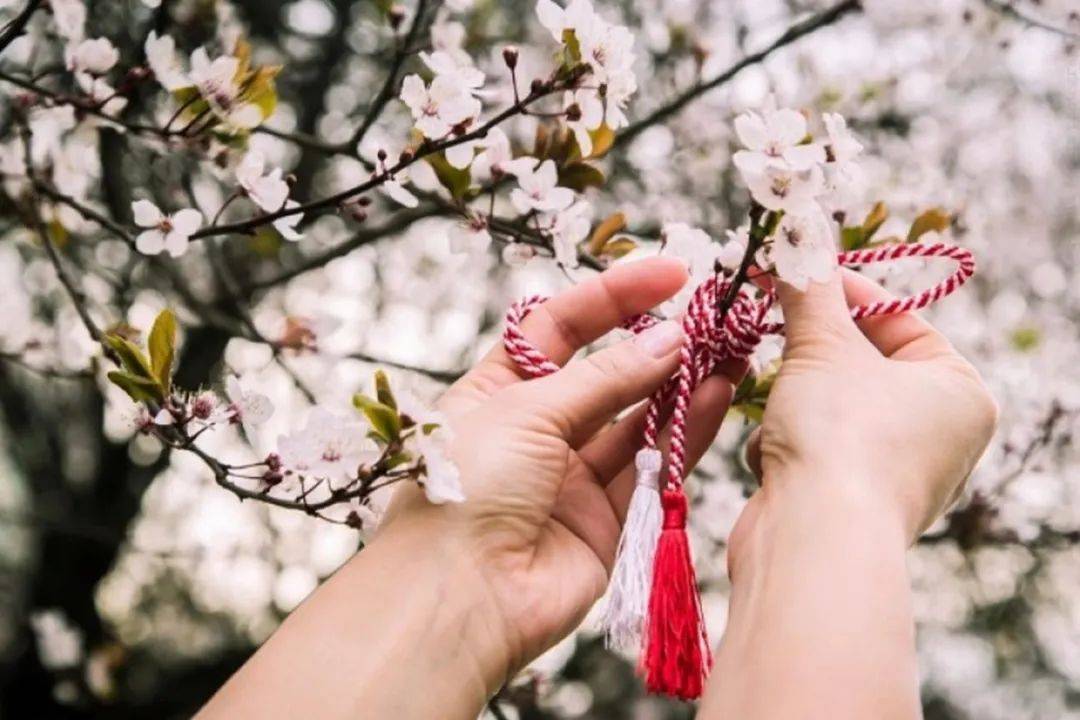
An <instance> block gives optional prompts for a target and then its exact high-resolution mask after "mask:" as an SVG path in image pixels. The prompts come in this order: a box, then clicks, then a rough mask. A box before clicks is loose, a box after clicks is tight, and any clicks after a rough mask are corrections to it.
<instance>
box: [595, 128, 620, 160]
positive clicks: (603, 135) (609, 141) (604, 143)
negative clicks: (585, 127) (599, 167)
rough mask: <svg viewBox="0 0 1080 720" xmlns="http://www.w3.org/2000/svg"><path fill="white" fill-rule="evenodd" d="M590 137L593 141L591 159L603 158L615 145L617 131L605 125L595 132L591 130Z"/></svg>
mask: <svg viewBox="0 0 1080 720" xmlns="http://www.w3.org/2000/svg"><path fill="white" fill-rule="evenodd" d="M589 137H590V138H591V139H592V153H590V154H589V157H590V158H598V157H603V156H604V155H606V154H607V151H608V150H610V149H611V146H612V145H614V144H615V131H614V130H612V129H611V128H610V127H608V125H607V123H603V124H602V125H601V126H600V127H598V128H596V129H595V130H590V131H589Z"/></svg>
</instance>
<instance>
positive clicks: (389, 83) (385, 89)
mask: <svg viewBox="0 0 1080 720" xmlns="http://www.w3.org/2000/svg"><path fill="white" fill-rule="evenodd" d="M427 3H428V0H418V1H417V3H416V15H415V16H414V17H413V21H412V25H410V26H409V30H408V32H407V33H406V34H405V37H404V38H403V39H402V38H399V39H398V46H397V50H396V51H395V52H394V57H393V59H392V60H391V61H390V70H389V72H387V73H386V80H385V81H384V82H383V85H382V87H381V88H379V93H378V94H377V95H376V96H375V99H374V100H372V101H371V105H370V106H369V107H368V111H367V113H366V114H365V115H364V119H363V120H362V121H361V122H360V125H359V126H358V127H357V128H356V131H355V132H354V133H353V134H352V137H350V138H349V139H348V140H347V141H346V142H345V143H343V146H344V148H354V147H356V146H357V145H358V144H359V143H360V142H361V141H362V140H363V139H364V136H365V135H366V134H367V131H368V130H370V129H371V126H372V125H374V124H375V121H376V120H378V119H379V116H380V115H382V112H383V110H384V109H385V108H386V104H387V103H388V102H390V99H391V98H393V97H394V95H395V94H396V93H395V89H396V87H397V79H398V75H399V74H400V73H401V68H402V66H403V65H404V64H405V58H407V57H408V56H409V52H410V48H412V46H413V43H414V42H415V40H416V36H417V35H418V34H419V33H420V28H421V26H422V25H423V21H424V14H425V11H426V10H427Z"/></svg>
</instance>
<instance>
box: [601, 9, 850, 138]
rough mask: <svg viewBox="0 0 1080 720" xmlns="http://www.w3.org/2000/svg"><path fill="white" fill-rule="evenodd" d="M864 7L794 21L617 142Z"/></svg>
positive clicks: (629, 128) (634, 126)
mask: <svg viewBox="0 0 1080 720" xmlns="http://www.w3.org/2000/svg"><path fill="white" fill-rule="evenodd" d="M861 9H862V4H861V2H860V0H844V2H841V3H839V4H837V5H834V6H833V7H831V8H829V9H828V10H825V11H823V12H821V13H819V14H817V15H813V16H811V17H809V18H807V19H806V20H803V21H802V22H798V23H795V24H794V25H792V26H791V27H789V28H788V29H787V30H785V31H784V34H783V35H781V36H780V37H778V38H777V39H776V40H774V41H773V42H772V44H770V45H769V46H768V47H765V48H763V49H762V50H759V51H758V52H755V53H751V54H750V55H747V56H746V57H744V58H743V59H742V60H740V61H738V62H737V63H735V64H734V65H732V66H731V67H729V68H728V69H727V70H725V71H724V72H722V73H720V74H719V75H717V76H716V77H714V78H712V79H711V80H707V81H705V82H700V83H698V84H696V85H694V86H693V87H692V88H690V89H689V90H687V91H686V92H684V93H682V94H681V95H679V96H678V97H676V98H674V99H672V100H671V101H669V102H667V103H666V104H664V105H662V106H661V107H659V108H657V109H656V110H654V111H653V112H651V113H650V114H649V115H647V116H645V117H644V118H642V119H641V120H638V121H637V122H635V123H631V124H630V125H628V126H627V127H625V128H624V129H623V130H621V131H620V132H619V133H618V134H617V135H616V136H615V144H616V145H622V144H624V143H627V142H630V141H631V140H633V139H634V138H636V137H637V136H638V135H640V134H641V133H642V132H643V131H644V130H645V129H646V128H649V127H652V126H653V125H656V124H657V123H661V122H664V121H665V120H667V119H668V118H670V117H672V116H674V115H677V114H678V113H679V112H680V111H681V110H682V109H683V108H684V107H686V106H687V105H689V104H690V103H692V102H693V101H695V100H697V99H698V98H699V97H701V96H702V95H704V94H705V93H707V92H709V91H710V90H713V89H715V88H717V87H720V86H721V85H723V84H725V83H726V82H728V81H729V80H731V79H732V78H733V77H735V76H736V75H738V74H739V73H740V72H742V71H743V70H745V69H746V68H748V67H750V66H751V65H757V64H758V63H760V62H761V61H763V60H764V59H765V58H767V57H768V56H769V55H771V54H772V53H774V52H775V51H777V50H779V49H780V48H782V47H784V46H786V45H790V44H791V43H793V42H795V41H796V40H798V39H799V38H801V37H803V36H805V35H809V34H810V33H812V32H814V31H816V30H819V29H821V28H823V27H826V26H828V25H832V24H833V23H835V22H836V21H837V20H839V19H840V18H842V17H844V16H845V15H847V14H848V13H851V12H855V11H856V10H861Z"/></svg>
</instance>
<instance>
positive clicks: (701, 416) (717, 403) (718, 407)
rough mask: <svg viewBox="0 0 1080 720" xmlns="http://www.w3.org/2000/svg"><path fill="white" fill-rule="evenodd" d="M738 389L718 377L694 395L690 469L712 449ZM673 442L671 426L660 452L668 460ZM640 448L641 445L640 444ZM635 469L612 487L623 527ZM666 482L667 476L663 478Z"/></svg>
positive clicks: (689, 420)
mask: <svg viewBox="0 0 1080 720" xmlns="http://www.w3.org/2000/svg"><path fill="white" fill-rule="evenodd" d="M734 393H735V388H734V386H733V385H732V384H731V381H730V380H728V379H727V378H726V377H722V376H719V375H714V376H712V377H709V378H707V379H706V380H705V382H703V383H702V384H701V385H700V386H699V387H698V389H697V390H695V391H694V395H693V397H692V398H691V399H690V410H689V412H688V414H687V416H686V467H687V469H688V471H689V470H690V469H692V468H693V467H694V466H695V465H696V464H697V462H698V461H699V460H700V459H701V456H702V455H704V454H705V452H706V451H707V450H708V449H709V446H711V445H712V443H713V440H714V439H715V438H716V433H717V432H719V430H720V425H721V423H723V421H724V416H725V415H727V411H728V407H729V406H730V405H731V398H732V396H733V395H734ZM670 442H671V426H670V425H668V426H667V427H665V428H664V432H663V433H662V435H661V440H660V449H661V451H662V452H663V453H664V456H665V457H667V452H668V448H669V447H670ZM639 447H640V443H639ZM636 481H637V480H636V478H635V473H634V466H633V463H630V464H629V465H628V466H627V467H625V468H624V469H623V471H622V472H620V473H619V474H618V475H617V476H616V477H615V479H614V480H612V481H611V482H610V483H608V486H607V495H608V499H609V500H610V501H611V506H612V508H614V510H615V514H616V515H618V517H619V523H620V524H621V523H622V522H623V521H624V520H625V519H626V508H627V506H629V504H630V496H631V495H632V494H633V492H634V484H635V483H636ZM661 481H663V476H661Z"/></svg>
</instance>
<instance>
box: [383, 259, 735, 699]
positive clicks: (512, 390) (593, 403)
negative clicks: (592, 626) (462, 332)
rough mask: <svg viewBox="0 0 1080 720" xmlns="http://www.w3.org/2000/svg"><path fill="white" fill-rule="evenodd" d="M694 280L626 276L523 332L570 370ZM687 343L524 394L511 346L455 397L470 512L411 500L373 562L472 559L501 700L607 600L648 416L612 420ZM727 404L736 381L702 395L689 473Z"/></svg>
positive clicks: (665, 345) (611, 276)
mask: <svg viewBox="0 0 1080 720" xmlns="http://www.w3.org/2000/svg"><path fill="white" fill-rule="evenodd" d="M686 279H687V275H686V270H685V268H684V266H683V265H682V263H681V262H679V261H676V260H671V259H665V258H654V259H650V260H643V261H640V262H636V263H631V264H627V265H623V266H619V267H616V268H614V269H611V270H609V271H607V272H605V273H603V274H602V275H600V276H599V277H597V278H595V279H593V280H590V281H588V282H585V283H582V284H580V285H577V286H575V287H573V288H571V289H569V290H567V291H565V292H563V293H562V294H560V295H558V296H557V297H555V298H553V299H551V300H549V301H548V302H546V303H544V304H543V305H541V306H539V307H537V308H535V309H534V310H533V312H532V313H531V314H530V315H529V316H528V317H527V318H526V320H525V321H524V323H523V331H524V333H525V335H526V336H527V337H528V338H530V340H531V341H532V342H533V343H534V344H535V345H536V346H537V347H538V348H539V349H540V350H541V351H542V352H544V353H545V354H546V355H547V356H548V357H549V358H551V359H552V360H553V361H554V362H556V363H559V364H563V363H566V362H567V361H568V360H570V357H571V356H572V355H573V354H574V352H575V351H577V350H578V349H579V348H581V347H583V346H584V345H586V344H588V343H590V342H592V341H594V340H596V339H597V338H599V337H601V336H603V335H605V334H606V333H607V332H609V331H610V330H612V329H614V328H615V327H617V326H619V325H620V324H621V323H622V322H623V321H624V320H626V319H627V318H628V317H630V316H631V315H634V314H637V313H640V312H643V311H646V310H648V309H650V308H652V307H653V306H654V305H656V304H657V303H659V302H661V301H663V300H665V299H667V298H669V297H671V296H672V295H673V294H674V293H675V292H676V291H677V290H678V289H679V288H680V287H681V286H682V285H683V284H684V283H685V282H686ZM681 340H682V332H681V328H680V326H679V324H678V323H676V322H672V321H669V322H665V323H662V324H660V325H658V326H656V327H654V328H652V329H651V330H650V331H648V332H646V333H644V334H641V335H638V336H636V337H634V338H631V339H627V340H624V341H622V342H620V343H618V344H616V345H614V346H611V347H608V348H606V349H604V350H601V351H599V352H597V353H594V354H592V355H589V356H588V357H585V358H582V359H577V360H572V361H570V362H569V364H567V365H566V367H565V368H564V369H563V370H561V371H559V372H557V373H555V374H553V375H550V376H548V377H545V378H541V379H536V380H523V377H524V376H523V375H522V373H521V371H520V370H519V369H518V368H517V367H516V365H515V364H514V362H513V360H511V359H510V358H509V357H508V356H507V354H506V353H505V351H504V350H503V348H502V346H501V345H500V346H499V347H497V348H495V349H494V350H492V351H491V353H490V354H489V355H488V356H487V357H486V358H485V359H484V360H483V361H482V362H481V363H480V364H479V365H477V366H476V367H475V368H474V369H473V370H472V371H471V372H469V373H468V374H467V375H466V376H465V377H463V378H462V379H461V380H460V381H458V382H457V383H456V384H455V385H454V386H453V387H452V388H450V389H449V390H448V391H447V392H446V394H445V395H444V396H443V398H442V400H441V402H440V409H441V410H442V411H443V412H445V413H446V415H447V417H448V420H449V424H450V426H451V427H452V428H453V431H454V434H455V439H454V442H453V448H452V455H453V457H454V459H455V460H456V461H457V463H458V465H459V467H460V470H461V475H462V481H463V485H464V490H465V495H466V498H467V499H466V501H465V502H464V503H462V504H460V505H452V506H451V505H442V506H432V505H430V504H429V503H427V502H426V501H425V500H424V498H423V495H422V493H420V492H419V491H418V489H416V488H414V487H408V488H402V490H401V491H399V492H398V493H397V495H396V496H395V498H394V500H393V503H392V505H391V508H390V509H389V511H388V514H387V517H386V519H385V520H384V524H383V528H382V530H381V531H380V536H379V537H378V538H376V540H375V542H374V544H373V546H372V548H371V549H375V547H376V546H377V545H378V544H379V543H380V541H382V540H383V539H384V538H385V539H387V540H389V539H390V538H392V537H394V536H399V537H400V536H401V535H402V534H405V533H412V534H418V535H422V536H426V537H428V538H430V542H432V543H438V544H440V545H441V546H444V547H445V548H449V549H448V550H446V552H448V553H449V554H450V555H451V556H452V557H458V558H461V559H462V562H460V563H459V570H457V571H455V572H459V573H464V576H462V577H459V578H458V579H457V580H456V581H455V588H456V591H459V592H464V593H469V594H470V598H471V602H472V603H473V604H475V605H476V607H477V608H478V610H477V611H478V612H481V613H484V614H485V616H487V617H489V618H491V619H493V620H496V621H497V624H498V628H497V629H496V631H495V633H494V635H495V637H496V639H497V640H498V639H501V641H502V642H501V644H502V647H498V645H499V644H500V643H499V642H498V641H496V642H495V643H494V644H495V645H496V647H487V648H482V649H479V650H478V652H479V653H480V655H481V657H480V658H479V662H480V665H481V667H482V671H483V673H484V674H485V675H486V676H487V677H486V682H487V683H489V690H490V691H494V690H496V689H497V688H498V686H499V684H500V683H502V682H503V681H504V680H505V679H506V677H507V676H508V674H509V673H511V672H513V671H514V670H516V669H517V668H519V667H520V666H521V665H523V664H524V663H526V662H527V661H528V660H530V659H531V658H533V657H535V656H536V655H538V654H539V653H541V652H542V651H543V650H545V649H546V648H548V647H550V646H551V645H553V644H554V643H555V642H557V641H558V640H559V639H561V638H562V637H564V636H565V635H566V634H567V633H569V632H570V631H571V630H573V628H575V627H576V626H577V625H578V624H579V623H580V622H581V620H582V619H583V617H584V615H585V613H586V612H587V611H588V609H589V608H590V606H591V605H592V604H593V603H594V602H595V601H596V600H597V599H598V598H599V597H600V595H601V594H602V593H603V591H604V588H605V586H606V585H607V579H608V573H609V571H610V569H611V566H612V563H613V561H614V555H615V549H616V546H617V544H618V538H619V533H620V527H621V524H622V519H623V517H624V514H625V511H626V507H627V504H628V502H629V498H630V494H631V492H632V491H633V487H634V468H633V459H634V455H635V453H636V452H637V450H638V449H639V447H640V443H641V438H642V432H643V421H644V407H638V408H636V409H635V410H634V411H632V412H631V413H629V414H628V415H627V416H626V417H623V418H622V419H620V420H619V421H618V422H616V423H615V424H613V425H609V421H610V420H611V419H612V418H613V417H614V416H615V415H616V414H617V413H619V412H620V411H622V410H623V409H625V408H627V407H629V406H631V405H633V404H634V403H637V402H638V401H641V400H644V399H646V398H647V397H648V396H649V395H650V394H651V393H652V392H653V391H654V390H656V389H657V388H658V387H660V385H662V384H663V382H664V381H665V380H667V379H668V378H669V377H670V376H671V375H672V374H673V373H674V371H675V369H676V367H677V363H678V352H677V351H678V347H679V344H680V342H681ZM727 370H728V371H729V372H731V373H732V374H734V375H738V374H739V372H740V371H739V368H738V367H735V366H732V367H729V368H727ZM731 395H732V385H731V381H730V380H728V379H727V378H726V377H721V376H714V377H712V378H710V379H709V380H708V381H707V382H705V383H704V384H702V385H701V386H700V387H699V389H698V391H697V393H696V395H695V397H694V401H693V402H692V404H691V411H690V422H689V423H688V427H689V428H690V433H689V437H688V443H687V449H688V457H689V460H690V463H691V464H692V463H694V462H696V461H697V459H698V458H699V457H700V456H701V454H702V453H703V452H704V451H705V449H706V448H707V447H708V445H709V444H710V443H711V441H712V439H713V437H714V435H715V433H716V431H717V429H718V428H719V425H720V422H721V420H722V419H723V417H724V414H725V413H726V411H727V408H728V404H729V403H730V400H731Z"/></svg>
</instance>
